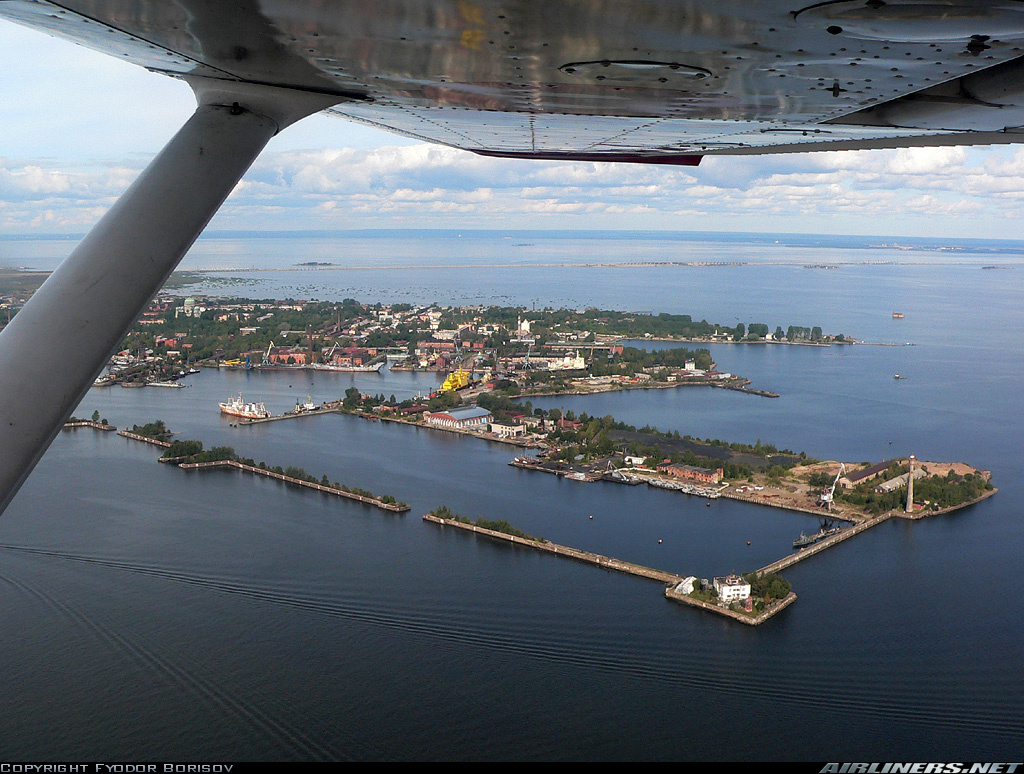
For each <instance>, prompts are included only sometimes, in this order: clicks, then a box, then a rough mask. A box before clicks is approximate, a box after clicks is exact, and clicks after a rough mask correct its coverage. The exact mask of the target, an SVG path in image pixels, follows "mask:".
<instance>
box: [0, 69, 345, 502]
mask: <svg viewBox="0 0 1024 774" xmlns="http://www.w3.org/2000/svg"><path fill="white" fill-rule="evenodd" d="M189 82H190V85H191V86H192V87H193V89H194V90H195V92H196V95H197V98H198V101H199V106H198V108H197V109H196V112H195V113H194V114H193V115H192V117H191V118H190V119H189V120H188V121H187V122H186V123H185V125H184V126H183V127H182V128H181V130H180V131H179V132H178V133H177V134H176V135H175V136H174V137H173V138H172V139H171V141H170V142H169V143H168V144H167V146H166V147H165V148H164V149H163V150H162V151H161V152H160V154H159V155H157V157H156V158H155V159H153V161H152V162H151V163H150V165H149V166H148V167H147V168H146V169H145V171H144V172H143V173H142V174H141V175H140V176H139V177H138V179H136V180H135V182H134V183H132V185H131V186H130V187H129V188H128V190H127V191H125V193H124V194H123V195H122V196H121V198H120V199H118V200H117V202H116V203H115V204H114V206H113V207H112V208H111V209H110V210H109V211H108V212H107V213H106V215H104V216H103V218H102V219H101V220H100V221H99V223H97V224H96V226H95V227H93V229H92V231H90V232H89V234H88V235H87V236H86V237H85V239H83V240H82V242H81V243H80V244H79V245H78V247H76V248H75V249H74V251H73V252H72V253H71V255H69V256H68V257H67V258H66V259H65V260H64V262H63V263H62V264H61V265H60V266H59V267H58V269H57V270H56V271H55V272H54V273H53V274H52V275H50V277H49V278H48V279H47V280H46V282H44V283H43V285H42V287H40V288H39V290H38V291H36V293H35V294H34V295H33V296H32V298H31V299H29V301H28V302H27V303H26V304H25V306H24V307H23V308H22V309H21V311H20V312H18V314H17V315H16V316H15V317H14V319H13V320H12V321H11V323H10V324H9V325H8V326H7V327H6V328H5V329H4V331H3V332H2V333H0V512H2V511H3V509H4V508H6V507H7V504H8V503H9V502H10V500H11V498H12V497H14V495H15V494H16V493H17V491H18V489H19V488H20V487H21V485H22V483H23V482H24V481H25V479H26V478H27V477H28V474H29V473H30V472H31V471H32V468H34V467H35V465H36V463H37V462H38V461H39V458H40V457H42V455H43V452H45V451H46V449H47V447H48V446H49V445H50V442H51V441H52V440H53V439H54V437H55V436H56V435H57V433H58V432H59V431H60V428H61V426H62V425H63V424H64V422H65V421H66V420H67V418H68V417H69V416H70V415H71V412H72V411H73V410H74V409H75V408H76V407H77V406H78V404H79V403H80V402H81V400H82V398H83V397H84V396H85V393H86V392H87V391H88V389H89V387H90V386H91V385H92V382H93V380H94V379H95V378H96V377H97V375H99V373H100V371H101V370H102V369H103V366H104V364H105V363H106V362H107V360H108V358H109V357H110V356H111V355H112V354H113V353H114V352H115V351H116V350H117V348H118V346H119V345H120V343H121V341H122V340H123V339H124V336H125V335H126V334H127V332H128V329H129V328H130V327H131V326H132V324H133V323H134V322H135V320H136V319H137V318H138V317H139V315H140V314H141V313H142V310H143V309H144V308H145V306H146V304H147V303H148V302H149V300H150V299H151V298H152V297H153V296H154V295H155V294H156V292H157V291H158V290H159V289H160V287H161V286H162V285H163V283H164V282H165V281H166V279H167V277H168V276H169V275H170V273H171V272H172V271H173V270H174V268H175V266H177V265H178V262H179V261H180V260H181V259H182V257H183V256H184V255H185V252H186V251H187V250H188V249H189V247H191V246H192V243H193V242H194V241H195V240H196V238H197V237H198V236H199V234H200V233H201V232H202V230H203V228H205V227H206V224H207V223H208V222H209V220H210V218H212V217H213V215H214V213H215V212H216V211H217V209H218V208H219V207H220V205H221V204H222V203H223V201H224V200H225V199H226V198H227V196H228V194H229V193H231V190H232V189H233V188H234V187H235V184H236V183H237V182H238V181H239V179H240V178H241V177H242V175H243V174H244V173H245V171H246V170H247V169H248V168H249V165H250V164H252V162H253V161H254V160H255V159H256V157H257V156H258V155H259V153H260V151H262V150H263V147H264V146H265V145H266V144H267V142H268V141H269V140H270V138H271V137H273V136H274V135H275V134H276V133H277V132H278V131H280V130H281V129H283V128H284V127H285V126H287V125H288V124H290V123H292V122H294V121H296V120H298V119H300V118H303V117H304V116H306V115H309V114H310V113H314V112H317V111H318V110H322V109H324V108H326V107H329V106H331V105H334V104H337V103H339V102H343V101H346V97H345V96H339V95H324V94H313V93H308V92H299V91H293V90H288V89H280V88H275V87H263V86H252V85H247V84H242V83H232V82H225V81H210V80H206V79H189Z"/></svg>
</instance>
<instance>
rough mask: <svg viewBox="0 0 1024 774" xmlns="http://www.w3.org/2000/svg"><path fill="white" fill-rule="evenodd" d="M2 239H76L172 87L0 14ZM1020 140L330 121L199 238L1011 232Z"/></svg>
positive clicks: (277, 141)
mask: <svg viewBox="0 0 1024 774" xmlns="http://www.w3.org/2000/svg"><path fill="white" fill-rule="evenodd" d="M0 72H2V73H3V77H2V80H0V235H31V234H82V233H85V232H86V231H87V230H88V229H89V227H90V226H92V225H93V224H94V223H95V222H96V221H97V220H98V219H99V217H101V216H102V214H103V213H104V212H105V211H106V209H107V208H109V207H110V205H111V204H112V203H113V202H114V201H115V200H116V199H117V197H118V196H119V195H120V193H121V192H122V191H124V189H125V188H126V187H127V186H128V184H129V183H130V182H131V181H132V179H134V177H135V176H136V175H137V174H138V173H139V172H140V171H141V170H142V169H143V168H144V167H145V165H146V163H147V162H148V161H149V159H151V158H152V157H153V156H154V155H155V154H156V153H157V152H158V151H159V150H160V148H161V147H162V146H163V144H164V143H165V142H166V141H167V140H168V139H170V137H171V136H172V135H173V134H174V132H175V131H177V129H178V128H179V127H180V126H181V125H182V124H183V123H184V122H185V121H186V120H187V119H188V117H189V115H190V114H191V113H192V110H193V109H194V107H195V102H194V99H193V97H192V93H191V90H190V89H189V88H188V86H187V85H186V84H184V83H183V82H181V81H177V80H174V79H171V78H168V77H166V76H161V75H156V74H153V73H149V72H148V71H146V70H144V69H143V68H140V67H136V66H133V65H130V64H127V63H124V62H121V61H118V60H117V59H115V58H114V57H110V56H106V55H104V54H99V53H96V52H93V51H91V50H89V49H86V48H83V47H80V46H77V45H74V44H71V43H67V42H64V41H61V40H58V39H56V38H51V37H49V36H47V35H45V34H43V33H40V32H37V31H35V30H30V29H27V28H24V27H20V26H17V25H14V24H12V23H10V22H7V21H2V20H0ZM1022 215H1024V147H1020V146H1002V147H999V146H996V147H988V148H954V147H950V148H918V149H902V150H893V151H843V152H828V153H803V154H785V155H772V156H758V157H752V156H746V157H732V158H730V157H717V158H714V157H707V158H705V159H704V161H703V163H702V164H701V165H700V167H697V168H695V169H694V168H675V167H657V166H649V165H637V164H597V163H590V162H546V161H545V162H542V161H522V160H503V159H491V158H484V157H481V156H477V155H475V154H473V153H469V152H467V151H460V150H455V149H451V148H446V147H442V146H437V145H429V144H427V143H421V142H417V141H415V140H410V139H408V138H404V137H400V136H398V135H394V134H390V133H387V132H384V131H378V130H375V129H372V128H369V127H365V126H362V125H359V124H354V123H350V122H348V121H345V120H343V119H339V118H332V117H328V116H324V115H316V116H311V117H309V118H307V119H304V120H303V121H301V122H299V123H298V124H296V125H294V126H292V127H290V128H288V129H286V130H285V131H284V132H282V134H280V135H279V136H277V137H275V138H274V139H273V140H272V141H271V142H270V144H269V145H268V147H267V149H266V150H265V151H264V153H263V154H262V155H261V156H260V158H259V159H257V161H256V163H255V164H254V165H253V167H252V168H251V169H250V171H249V172H248V173H247V174H246V176H245V177H244V178H243V180H242V182H241V183H239V185H238V186H237V187H236V189H235V190H234V192H233V193H232V194H231V196H230V197H229V199H228V200H227V202H226V203H225V204H224V206H223V208H222V209H221V211H220V212H219V213H218V214H217V216H216V217H215V218H214V220H213V221H212V223H211V225H210V227H209V228H210V229H231V230H305V229H338V230H344V229H365V228H454V229H474V228H476V229H502V230H509V229H580V230H585V229H637V230H670V231H690V230H694V231H753V232H795V233H834V234H868V235H885V236H927V237H952V238H965V237H966V238H971V237H973V238H994V239H998V238H1006V239H1020V238H1024V232H1022V231H1021V229H1020V228H1019V225H1018V224H1019V223H1020V221H1021V216H1022Z"/></svg>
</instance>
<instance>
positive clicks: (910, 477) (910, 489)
mask: <svg viewBox="0 0 1024 774" xmlns="http://www.w3.org/2000/svg"><path fill="white" fill-rule="evenodd" d="M913 512H914V455H913V454H911V455H910V472H909V473H907V513H913Z"/></svg>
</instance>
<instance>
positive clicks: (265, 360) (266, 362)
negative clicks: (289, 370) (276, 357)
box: [263, 342, 274, 365]
mask: <svg viewBox="0 0 1024 774" xmlns="http://www.w3.org/2000/svg"><path fill="white" fill-rule="evenodd" d="M273 348H274V342H270V344H269V345H267V351H266V352H264V353H263V365H270V350H272V349H273Z"/></svg>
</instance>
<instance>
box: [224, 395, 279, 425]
mask: <svg viewBox="0 0 1024 774" xmlns="http://www.w3.org/2000/svg"><path fill="white" fill-rule="evenodd" d="M220 413H221V414H227V415H228V416H231V417H242V418H243V419H267V418H268V417H269V416H270V412H269V411H267V407H266V406H264V405H263V403H246V402H245V401H244V400H242V396H241V395H239V396H238V397H237V398H232V399H231V400H229V401H228V402H227V403H221V404H220Z"/></svg>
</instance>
